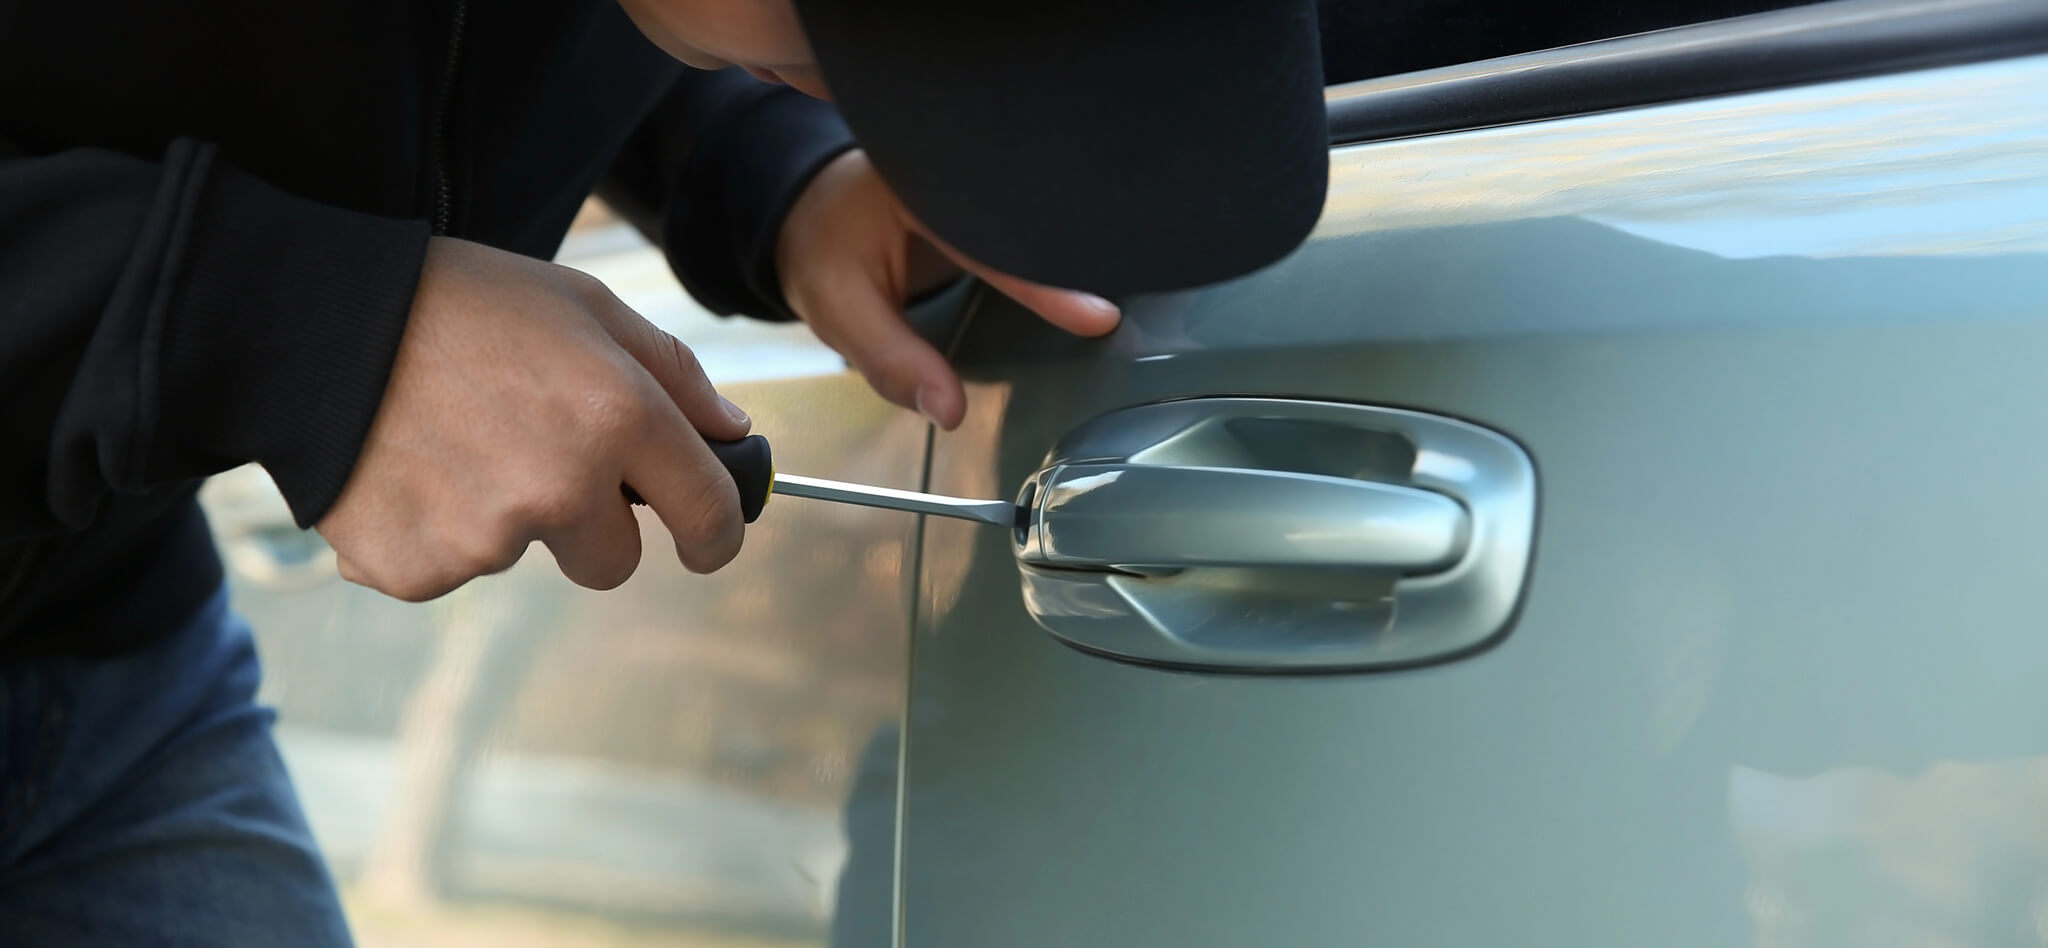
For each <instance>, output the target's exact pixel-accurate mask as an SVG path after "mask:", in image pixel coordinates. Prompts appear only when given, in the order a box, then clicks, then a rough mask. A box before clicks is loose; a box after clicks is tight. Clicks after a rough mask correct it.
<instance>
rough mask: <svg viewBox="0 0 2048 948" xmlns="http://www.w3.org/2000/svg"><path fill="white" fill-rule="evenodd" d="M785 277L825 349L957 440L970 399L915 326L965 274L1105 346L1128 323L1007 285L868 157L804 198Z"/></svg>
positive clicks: (1042, 291)
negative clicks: (946, 236)
mask: <svg viewBox="0 0 2048 948" xmlns="http://www.w3.org/2000/svg"><path fill="white" fill-rule="evenodd" d="M776 266H777V267H778V269H779V271H780V273H781V279H782V292H783V296H784V298H786V299H787V300H789V305H790V308H791V309H794V310H795V311H796V314H797V315H798V316H800V317H802V318H803V320H804V322H805V323H808V324H809V325H810V327H811V331H812V332H815V333H817V335H818V338H819V339H820V340H822V341H823V342H824V343H825V344H826V345H828V346H831V347H832V348H833V349H835V350H837V351H838V352H839V354H840V355H843V356H845V357H846V360H847V361H848V362H850V363H852V365H853V367H854V368H855V369H856V370H858V371H859V372H860V373H861V374H862V375H863V376H866V378H867V380H868V384H870V385H872V386H874V389H875V391H876V392H879V393H881V395H882V397H883V398H886V399H888V400H890V401H892V402H895V403H896V404H898V405H902V406H903V407H905V408H912V409H916V410H917V411H918V412H919V413H921V414H923V415H925V416H926V417H929V418H930V419H931V420H932V421H934V422H937V423H938V424H939V426H940V427H942V428H946V429H949V430H950V429H951V428H953V427H954V426H956V425H958V424H960V419H961V418H963V417H964V416H965V415H966V412H967V396H966V392H965V390H964V389H962V387H961V385H960V377H959V376H958V375H956V374H954V372H953V367H952V366H950V365H948V364H947V363H946V358H945V356H943V355H940V354H939V352H938V350H936V349H933V348H932V347H931V346H930V345H929V344H927V343H926V342H925V341H924V340H923V339H920V338H918V336H917V334H916V333H915V332H912V331H911V328H910V325H909V324H908V323H907V322H905V320H904V318H903V304H904V302H905V301H906V300H908V299H910V298H911V297H913V296H915V295H917V294H919V293H922V292H925V291H926V290H929V289H932V288H935V287H938V286H940V285H942V284H943V283H944V282H945V281H946V280H949V279H952V278H954V277H956V276H958V275H959V274H960V272H961V270H963V269H964V270H966V271H967V272H969V273H973V274H974V275H975V276H977V277H980V278H981V279H982V280H983V281H985V282H987V283H988V285H989V286H991V287H994V288H995V289H996V290H998V291H1000V292H1002V293H1003V294H1004V295H1006V296H1008V297H1010V298H1011V299H1014V300H1016V301H1017V302H1018V303H1021V304H1023V305H1024V307H1025V308H1027V309H1029V310H1031V311H1032V312H1035V313H1037V314H1038V315H1039V316H1041V317H1043V318H1044V319H1045V321H1046V322H1049V323H1052V324H1053V325H1055V326H1058V327H1060V328H1061V329H1065V330H1067V331H1069V332H1072V333H1075V334H1077V335H1082V336H1100V335H1103V334H1105V333H1108V332H1109V331H1111V330H1113V329H1115V328H1116V325H1117V321H1118V320H1119V319H1120V318H1121V316H1120V314H1119V313H1118V312H1117V308H1116V306H1115V305H1113V304H1111V303H1110V302H1109V301H1108V300H1105V299H1102V298H1101V297H1098V296H1093V295H1090V294H1087V293H1078V292H1074V291H1071V290H1061V289H1054V288H1052V287H1048V286H1041V285H1039V284H1036V283H1029V282H1026V281H1024V280H1020V279H1017V278H1016V277H1012V276H1007V275H1005V274H1002V273H997V272H995V271H992V270H990V269H988V268H987V267H984V266H981V265H980V264H977V263H975V262H974V261H972V260H969V259H967V258H966V257H964V256H962V255H961V254H959V253H958V252H956V251H954V250H953V249H952V248H950V247H947V246H945V244H944V243H943V242H941V241H939V240H938V239H937V238H935V237H933V236H932V235H931V234H930V232H929V231H927V230H926V229H925V228H924V227H923V226H922V225H921V224H919V223H918V222H917V221H916V220H915V219H914V218H912V217H911V215H910V212H909V211H908V210H906V209H905V208H904V206H903V204H902V202H901V201H899V200H898V199H897V197H896V194H895V192H894V191H891V190H890V188H889V186H888V185H887V184H885V183H883V181H882V178H881V176H880V175H879V174H877V173H876V172H875V169H874V166H873V165H872V164H871V163H869V161H868V159H867V156H866V154H865V153H863V152H860V151H858V150H855V151H850V152H847V153H846V154H844V155H841V156H839V157H838V158H836V159H834V160H833V161H832V162H831V163H830V164H828V165H827V166H826V167H825V169H824V170H823V171H821V172H819V173H818V175H817V177H816V178H813V179H812V181H811V184H810V185H809V187H807V188H806V189H805V190H804V192H803V194H801V195H799V196H798V197H797V200H796V203H795V204H794V205H792V206H791V208H790V211H789V217H788V218H787V219H786V220H785V221H784V222H783V225H782V234H781V236H780V239H779V240H778V242H777V245H776Z"/></svg>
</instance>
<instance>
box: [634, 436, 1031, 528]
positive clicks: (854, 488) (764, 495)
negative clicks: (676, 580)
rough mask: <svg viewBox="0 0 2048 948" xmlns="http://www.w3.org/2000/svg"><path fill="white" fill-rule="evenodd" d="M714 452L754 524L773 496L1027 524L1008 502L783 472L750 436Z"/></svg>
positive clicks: (718, 444)
mask: <svg viewBox="0 0 2048 948" xmlns="http://www.w3.org/2000/svg"><path fill="white" fill-rule="evenodd" d="M709 447H710V448H711V453H712V454H714V455H716V456H717V457H718V462H719V463H720V464H723V465H725V469H726V471H727V472H728V473H730V474H731V475H732V479H733V484H734V486H736V487H738V488H739V491H740V514H741V516H743V517H744V518H745V519H746V521H747V522H748V523H753V522H754V518H756V517H759V516H760V515H761V509H762V508H763V507H765V506H767V504H768V498H769V496H770V495H772V494H783V495H786V496H789V497H809V498H811V499H812V500H825V501H831V502H832V503H837V504H858V505H860V506H862V507H880V508H883V509H885V510H902V511H907V512H909V513H921V514H931V515H933V516H935V517H956V518H958V519H961V520H972V521H975V522H977V523H991V524H995V525H996V526H999V527H1018V526H1022V525H1023V522H1022V521H1023V515H1022V514H1021V513H1019V512H1018V510H1017V505H1016V504H1013V503H1010V502H1008V501H1004V500H970V499H968V498H965V497H946V496H943V495H940V494H920V493H918V492H917V491H914V490H897V489H895V488H893V487H870V486H868V485H866V484H849V483H847V482H845V481H828V480H825V479H824V478H822V477H800V476H798V475H795V474H780V473H777V472H776V470H775V458H774V455H773V452H771V451H770V450H769V449H768V439H767V438H763V437H761V436H760V435H750V436H748V437H746V438H742V439H741V440H738V441H713V442H710V443H709ZM619 490H620V491H621V492H622V493H624V494H625V496H626V499H627V500H629V501H631V502H633V503H636V504H644V503H646V502H647V501H645V500H643V499H641V497H640V492H639V491H636V490H634V489H633V487H632V485H630V484H621V485H620V486H619Z"/></svg>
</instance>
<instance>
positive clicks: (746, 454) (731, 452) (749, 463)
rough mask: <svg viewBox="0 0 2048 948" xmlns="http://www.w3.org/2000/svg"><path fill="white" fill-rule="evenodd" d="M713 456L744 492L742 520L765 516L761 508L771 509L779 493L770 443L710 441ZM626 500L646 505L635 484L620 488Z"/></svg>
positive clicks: (749, 438)
mask: <svg viewBox="0 0 2048 948" xmlns="http://www.w3.org/2000/svg"><path fill="white" fill-rule="evenodd" d="M706 443H707V444H709V445H711V453H712V454H715V455H718V462H719V463H720V464H723V465H725V470H726V473H728V474H731V475H732V482H733V483H734V484H736V485H738V486H739V489H740V516H741V517H742V518H744V519H745V520H746V521H747V522H748V523H753V522H754V521H755V519H757V518H759V517H760V516H761V508H763V507H766V506H768V495H769V494H771V493H774V491H775V455H774V454H773V453H772V452H770V451H769V450H768V439H767V438H763V437H761V436H760V435H748V436H746V437H744V438H741V439H740V440H738V441H710V442H706ZM619 489H620V490H623V491H625V494H626V499H627V500H629V501H632V502H633V503H636V504H646V503H647V501H645V500H642V499H641V497H640V492H639V491H636V490H634V489H633V486H632V485H631V484H622V485H620V488H619Z"/></svg>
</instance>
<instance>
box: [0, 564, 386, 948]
mask: <svg viewBox="0 0 2048 948" xmlns="http://www.w3.org/2000/svg"><path fill="white" fill-rule="evenodd" d="M259 677H260V670H259V668H258V666H257V661H256V650H255V645H254V643H253V641H252V640H251V639H250V635H249V628H248V626H247V625H246V624H244V623H243V622H242V621H241V620H240V619H239V618H237V617H236V616H235V615H234V614H233V613H232V612H230V611H229V610H228V606H227V596H226V594H225V593H224V592H223V593H219V594H216V595H215V596H214V597H213V599H212V601H210V602H209V603H208V604H207V605H206V607H205V608H204V609H203V610H201V612H200V614H199V615H197V616H195V617H192V618H190V619H189V620H186V621H184V622H182V623H181V624H180V626H179V628H178V630H177V631H176V632H174V633H173V634H172V635H170V636H169V637H168V638H165V639H163V640H162V641H160V642H158V643H157V644H155V645H152V646H150V647H148V648H146V649H143V650H142V651H139V652H135V653H132V654H128V655H124V656H121V657H119V658H115V659H112V660H104V661H82V660H77V659H54V660H43V661H35V662H24V663H17V664H8V665H0V945H6V946H9V948H40V946H44V945H50V946H57V945H62V946H67V948H70V946H78V948H99V946H109V948H111V946H116V945H120V946H129V945H148V946H165V948H174V946H175V948H183V946H193V948H197V946H208V948H212V946H223V948H224V946H241V945H263V946H271V945H279V946H282V945H292V946H308V948H328V946H345V945H347V944H349V933H348V927H347V925H346V923H345V922H344V921H343V919H342V913H341V906H340V902H339V900H338V899H337V897H336V895H335V889H334V882H333V880H332V878H331V877H330V876H329V874H328V872H327V868H326V865H325V863H324V862H322V860H321V858H320V854H319V852H318V850H317V849H316V848H315V845H314V842H313V837H312V833H311V832H310V831H309V830H308V829H307V827H306V820H305V817H304V815H303V814H302V813H301V812H300V810H299V804H298V800H297V797H296V795H295V794H294V793H293V790H292V784H291V779H290V777H289V776H287V775H286V773H285V769H284V762H283V761H282V760H281V759H280V758H279V757H278V753H277V747H276V745H275V744H273V743H272V740H271V733H270V725H271V719H272V713H271V712H270V710H269V709H267V708H264V707H261V706H259V705H257V704H256V703H255V697H256V685H257V681H258V679H259Z"/></svg>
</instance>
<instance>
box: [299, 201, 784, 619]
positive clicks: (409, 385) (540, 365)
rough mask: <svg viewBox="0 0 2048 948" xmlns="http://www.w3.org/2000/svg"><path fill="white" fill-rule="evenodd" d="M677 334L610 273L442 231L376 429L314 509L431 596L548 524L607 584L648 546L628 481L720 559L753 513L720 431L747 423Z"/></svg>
mask: <svg viewBox="0 0 2048 948" xmlns="http://www.w3.org/2000/svg"><path fill="white" fill-rule="evenodd" d="M748 428H749V422H748V420H747V416H746V415H745V414H744V413H742V412H741V411H740V410H739V409H738V408H736V407H733V406H732V404H731V403H729V402H727V401H726V400H725V399H724V398H722V397H721V396H720V395H719V394H718V392H717V391H715V390H714V389H713V388H712V386H711V382H710V381H709V380H707V379H706V378H705V377H704V373H703V371H702V370H701V369H700V368H699V367H698V365H697V361H696V358H695V357H694V356H693V355H691V353H690V350H689V349H687V348H685V347H684V346H683V344H682V343H680V342H678V341H676V339H675V338H674V337H673V336H670V335H669V334H667V333H665V332H662V331H661V330H660V329H657V328H655V327H654V326H653V325H652V324H650V323H648V322H647V321H646V320H644V319H642V318H640V316H639V315H638V314H636V313H634V312H633V311H632V310H630V309H628V308H626V306H625V304H623V303H621V302H619V301H618V299H617V298H615V297H614V296H613V295H612V294H611V292H610V291H608V290H607V289H605V287H604V286H603V285H602V284H600V283H599V282H598V281H597V280H596V279H594V278H592V277H590V276H587V275H585V274H583V273H580V272H578V271H575V270H571V269H568V268H566V267H561V266H557V265H555V264H552V263H546V262H543V261H540V260H534V259H531V258H528V257H522V256H519V255H517V254H511V253H506V252H503V251H498V250H493V249H491V248H489V247H485V246H483V245H481V244H474V243H469V242H466V241H460V240H453V239H447V238H435V239H434V241H433V243H432V244H431V245H430V246H429V248H428V251H427V261H426V268H425V270H424V271H423V273H422V274H421V277H420V285H419V290H418V292H417V294H416V296H415V297H414V301H413V307H412V315H411V320H410V322H409V323H408V324H407V326H406V329H405V336H404V339H403V341H402V342H401V343H400V345H399V351H398V359H397V362H396V364H395V365H394V366H393V368H392V373H391V380H390V383H389V384H388V386H387V387H386V389H385V394H384V400H383V403H382V405H381V406H380V407H379V409H378V413H377V417H376V420H375V422H374V423H373V424H372V426H371V430H370V433H369V437H368V439H367V441H366V442H365V443H364V446H363V449H362V453H361V454H360V455H359V456H358V458H357V461H356V466H355V469H354V471H353V472H352V473H351V474H350V476H349V481H348V483H347V484H346V485H345V486H344V488H343V490H342V493H341V496H340V498H339V499H338V500H337V501H336V502H335V505H334V507H333V509H332V510H330V511H329V512H328V513H327V515H326V516H325V517H324V518H322V519H321V521H320V522H319V523H318V524H316V525H315V526H316V529H317V530H318V531H319V532H320V534H321V535H322V536H324V537H325V538H326V539H327V541H328V543H329V544H331V545H332V546H333V547H334V550H335V553H336V554H337V555H338V557H339V561H340V568H341V575H342V576H343V578H345V579H348V580H350V581H352V582H357V583H361V584H363V585H365V586H369V587H371V588H374V589H376V590H378V591H380V592H384V593H386V594H388V595H392V596H396V597H398V598H400V599H405V600H410V601H415V602H417V601H421V600H426V599H432V598H434V597H436V596H440V595H442V594H444V593H447V592H449V591H450V590H453V589H454V588H455V587H457V586H460V585H462V584H463V583H466V582H468V581H469V580H471V579H474V578H475V577H477V576H481V575H484V574H487V573H494V572H499V571H502V570H505V569H507V568H509V567H511V565H512V564H513V563H515V562H517V561H518V559H519V557H520V555H521V554H522V553H524V552H525V550H526V548H527V547H528V545H529V544H531V543H532V542H533V541H536V540H538V541H540V542H543V543H546V544H547V545H548V548H549V550H550V551H552V552H553V553H554V556H555V559H556V561H557V562H558V563H559V564H560V566H561V569H562V572H563V574H564V575H566V576H568V577H569V579H571V580H573V581H575V582H576V583H578V584H579V585H583V586H588V587H590V588H593V589H610V588H613V587H615V586H618V585H619V584H620V583H623V582H625V581H626V579H627V577H629V576H631V575H632V574H633V570H634V568H635V567H636V566H637V565H638V564H639V562H640V528H639V523H638V520H637V518H636V517H635V516H634V515H633V511H632V508H631V506H630V505H629V504H628V502H627V501H626V499H625V497H624V496H623V495H622V493H621V491H620V485H621V484H630V485H632V487H633V488H634V490H636V491H637V492H638V493H639V494H640V496H641V497H642V498H644V499H645V500H646V501H647V503H648V506H650V507H652V508H653V509H654V512H655V513H656V514H658V515H659V516H660V517H661V520H662V522H663V523H664V524H665V525H666V526H667V527H668V530H669V532H670V534H671V535H673V537H674V538H675V544H676V553H677V555H678V556H679V557H681V559H682V562H683V565H684V566H686V567H688V568H689V569H691V570H692V571H695V572H710V571H712V570H715V569H717V568H719V567H720V566H723V565H725V564H726V563H727V562H729V561H731V560H732V558H733V557H734V556H735V555H737V554H738V553H739V549H740V541H741V537H742V535H743V533H744V532H745V527H744V524H743V523H742V522H741V516H740V498H739V492H738V489H737V488H736V487H735V486H734V485H733V482H732V478H731V476H730V475H728V474H727V473H726V471H725V468H724V467H723V466H722V465H721V464H720V463H719V461H718V459H717V457H715V456H714V455H713V454H712V453H711V449H710V448H709V447H708V446H706V444H705V439H707V438H710V439H714V440H721V441H730V440H736V439H739V438H742V437H745V436H746V434H747V430H748Z"/></svg>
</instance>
